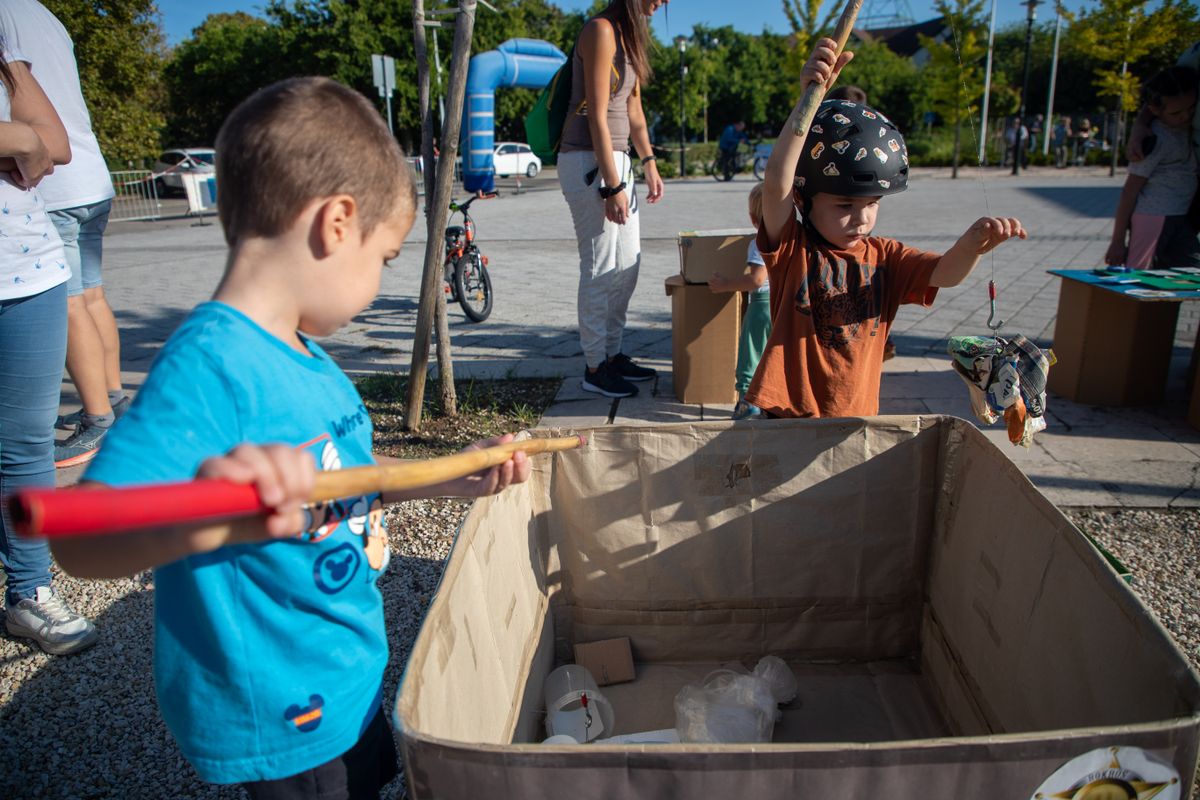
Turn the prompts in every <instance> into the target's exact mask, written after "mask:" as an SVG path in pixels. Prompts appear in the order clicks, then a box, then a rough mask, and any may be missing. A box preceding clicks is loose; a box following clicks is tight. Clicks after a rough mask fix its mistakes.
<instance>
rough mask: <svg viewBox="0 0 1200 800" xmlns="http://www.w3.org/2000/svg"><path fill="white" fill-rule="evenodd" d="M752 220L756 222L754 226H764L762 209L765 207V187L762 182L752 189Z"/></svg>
mask: <svg viewBox="0 0 1200 800" xmlns="http://www.w3.org/2000/svg"><path fill="white" fill-rule="evenodd" d="M749 200H750V218H751V219H752V220H754V225H755V226H756V227H757V226H759V225H761V224H762V216H763V212H762V207H763V185H762V182H761V181H759V182H758V183H756V184H754V186H752V187H750V198H749Z"/></svg>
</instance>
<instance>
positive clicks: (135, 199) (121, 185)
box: [109, 169, 162, 222]
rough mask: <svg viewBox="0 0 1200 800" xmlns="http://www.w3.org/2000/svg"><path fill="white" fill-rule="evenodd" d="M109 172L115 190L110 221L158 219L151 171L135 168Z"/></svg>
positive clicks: (155, 186)
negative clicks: (115, 194)
mask: <svg viewBox="0 0 1200 800" xmlns="http://www.w3.org/2000/svg"><path fill="white" fill-rule="evenodd" d="M110 174H111V175H112V182H113V188H114V189H115V190H116V192H117V196H116V197H114V198H113V206H112V213H111V214H110V215H109V221H110V222H121V221H129V220H143V219H158V218H159V217H161V216H162V208H161V206H160V205H159V202H158V187H157V185H156V184H155V180H154V173H153V172H151V171H150V170H147V169H135V170H126V171H122V172H113V173H110Z"/></svg>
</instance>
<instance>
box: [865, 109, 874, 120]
mask: <svg viewBox="0 0 1200 800" xmlns="http://www.w3.org/2000/svg"><path fill="white" fill-rule="evenodd" d="M863 116H864V117H866V118H867V119H875V115H874V114H872V113H871V112H870V111H867V110H866V109H865V108H864V109H863Z"/></svg>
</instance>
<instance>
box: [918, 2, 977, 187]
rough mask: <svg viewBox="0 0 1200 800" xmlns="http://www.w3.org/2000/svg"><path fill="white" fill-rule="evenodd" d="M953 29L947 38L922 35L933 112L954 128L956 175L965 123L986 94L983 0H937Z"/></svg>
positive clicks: (924, 74)
mask: <svg viewBox="0 0 1200 800" xmlns="http://www.w3.org/2000/svg"><path fill="white" fill-rule="evenodd" d="M935 8H936V9H937V10H938V11H939V12H941V14H942V18H943V19H944V20H945V21H946V23H947V25H948V27H949V29H950V32H949V36H947V37H945V38H944V39H940V40H939V39H934V38H931V37H929V36H921V37H920V42H921V45H922V46H923V47H924V48H925V49H926V50H927V51H928V53H929V62H928V63H927V64H926V65H925V68H924V70H923V74H922V78H923V79H924V82H925V85H926V86H927V87H928V90H929V99H930V101H931V105H932V108H933V111H934V112H935V113H936V114H937V115H938V116H939V117H941V118H942V119H943V120H944V121H945V122H947V123H948V124H950V125H952V126H953V127H954V155H953V166H954V176H955V177H957V173H958V163H959V154H960V151H961V147H962V128H963V123H964V122H965V121H967V120H968V119H973V118H974V117H975V115H976V114H977V113H978V109H979V103H980V100H981V99H982V97H983V60H984V58H985V56H986V55H987V22H986V21H985V20H984V18H983V0H938V3H937V5H936V6H935Z"/></svg>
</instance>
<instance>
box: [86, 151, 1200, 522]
mask: <svg viewBox="0 0 1200 800" xmlns="http://www.w3.org/2000/svg"><path fill="white" fill-rule="evenodd" d="M1123 180H1124V176H1123V175H1120V174H1119V175H1118V176H1117V177H1115V178H1110V177H1108V175H1107V170H1102V169H1078V170H1076V169H1072V170H1061V171H1060V170H1053V169H1040V170H1039V169H1033V170H1029V171H1026V173H1025V174H1024V175H1022V176H1021V177H1019V178H1015V179H1014V178H1012V177H1011V176H1009V175H1007V174H1006V173H1004V172H1002V171H981V170H965V171H963V177H960V179H958V180H950V179H949V175H948V170H917V171H916V173H915V175H914V177H913V180H912V182H911V184H910V189H909V190H908V191H907V192H906V193H905V194H903V195H900V196H897V197H889V198H886V199H885V200H884V201H883V204H882V208H881V211H880V221H879V226H878V229H877V232H878V233H879V234H881V235H886V236H894V237H896V238H898V239H900V240H902V241H904V242H905V243H907V244H910V245H913V246H916V247H923V248H927V249H930V250H944V249H946V248H948V247H949V246H950V245H951V244H952V243H953V242H954V241H955V239H957V237H958V236H959V235H960V234H961V233H962V232H963V231H964V230H965V229H966V228H967V227H968V226H969V225H970V224H971V222H973V221H974V220H975V219H977V218H978V217H980V216H984V215H1003V216H1018V217H1020V218H1021V219H1022V221H1023V222H1024V223H1025V225H1026V226H1027V227H1028V228H1029V229H1030V231H1031V234H1032V237H1031V239H1030V240H1029V241H1026V242H1011V243H1007V244H1005V245H1002V246H1001V247H1000V248H999V249H998V250H997V251H996V252H995V253H994V256H992V257H987V256H985V257H984V260H983V261H982V262H981V263H980V265H979V267H978V268H977V269H976V270H975V272H974V273H973V274H972V275H971V277H970V278H968V280H967V281H966V283H964V284H963V285H962V286H960V287H956V288H954V289H949V290H943V291H942V292H941V293H940V295H939V298H938V300H937V302H936V303H935V305H934V306H933V307H932V308H929V309H924V308H914V307H911V306H908V307H905V308H903V309H902V310H901V313H900V316H899V317H898V319H897V321H896V325H895V328H894V336H895V340H896V343H897V346H898V350H899V357H898V358H896V359H895V360H893V361H890V362H888V363H887V364H886V365H885V375H884V381H883V388H882V396H883V403H882V410H883V412H884V413H905V414H908V413H920V414H925V413H947V414H955V415H957V416H963V417H966V418H970V411H969V407H968V405H967V399H966V398H967V395H966V390H965V387H964V386H963V385H962V383H961V381H960V379H959V378H958V377H957V376H955V375H954V374H953V372H952V371H951V370H950V365H949V360H948V358H947V357H946V356H945V355H944V345H945V340H946V338H947V337H948V336H950V335H960V334H971V333H982V332H986V328H985V327H984V322H985V321H986V319H987V315H988V298H987V288H986V287H987V281H988V279H989V278H990V277H993V276H994V278H995V280H996V283H997V285H998V287H999V292H1000V297H999V302H998V311H999V315H1000V317H1001V318H1003V319H1005V320H1006V321H1007V322H1006V325H1005V327H1004V331H1005V332H1006V333H1010V334H1011V333H1024V334H1025V335H1027V336H1029V337H1030V338H1031V339H1033V340H1034V341H1036V342H1037V343H1038V344H1040V345H1044V346H1048V345H1049V344H1050V342H1051V339H1052V336H1053V331H1054V318H1055V313H1056V309H1057V303H1058V279H1057V278H1055V277H1053V276H1051V275H1048V274H1046V270H1047V269H1051V268H1056V267H1093V266H1098V265H1099V264H1100V263H1101V262H1102V260H1103V255H1104V251H1105V249H1106V247H1107V243H1108V236H1109V231H1110V230H1111V215H1112V212H1113V210H1114V209H1115V207H1116V201H1117V197H1118V195H1119V193H1120V188H1121V185H1122V182H1123ZM751 185H752V180H751V179H748V178H742V179H739V180H736V181H734V182H732V183H728V184H726V183H716V182H714V181H711V180H691V181H686V182H679V181H674V182H669V183H668V184H667V187H666V194H665V197H664V200H663V201H662V202H661V203H659V204H657V205H654V206H650V205H647V204H643V206H642V211H643V214H642V245H643V262H642V274H641V277H640V280H639V284H638V288H637V291H636V292H635V294H634V297H633V300H632V302H631V305H630V311H629V322H628V335H627V340H626V345H625V350H626V352H628V353H629V354H631V355H632V356H634V357H635V358H638V359H639V360H643V361H645V362H647V363H649V364H650V365H651V366H655V367H657V368H659V370H660V372H661V373H662V376H661V377H660V380H659V382H658V384H657V387H648V390H647V391H644V396H642V397H639V398H636V399H633V400H626V401H623V402H620V403H613V402H612V401H608V400H604V399H602V398H597V397H595V396H593V395H587V394H585V393H583V392H582V391H580V390H579V388H578V384H579V381H578V376H579V375H580V374H581V372H582V370H583V360H582V356H581V354H580V349H579V341H578V334H577V328H576V312H575V291H576V282H577V274H578V273H577V269H578V266H577V265H578V259H577V254H576V244H575V240H574V236H573V233H572V230H571V222H570V215H569V213H568V211H567V207H566V203H565V202H564V201H563V199H562V196H561V194H560V192H559V191H558V185H557V180H556V179H555V177H554V175H553V171H552V170H551V171H547V172H546V173H544V175H543V176H542V177H539V178H538V179H536V180H534V181H524V182H523V192H522V193H521V194H520V195H514V194H513V193H512V189H513V187H512V184H511V182H510V183H508V185H507V187H506V186H504V185H503V184H502V187H501V188H502V190H503V191H504V192H505V193H504V194H503V195H502V197H500V198H498V199H496V200H491V201H487V202H481V203H476V204H475V206H474V207H473V208H472V211H474V212H476V213H475V214H474V216H475V219H476V223H477V226H478V242H479V244H480V247H481V249H482V250H483V252H484V253H485V254H487V255H488V257H489V259H490V263H491V270H492V280H493V284H494V287H495V294H496V299H495V309H494V311H493V313H492V316H491V318H490V319H489V320H487V321H486V322H484V323H482V324H473V323H471V322H469V321H467V320H466V319H465V317H464V316H463V315H462V312H461V310H460V309H458V307H457V306H451V310H450V318H451V335H452V338H453V345H454V357H455V371H456V374H457V375H460V376H477V377H498V376H507V375H520V376H535V375H536V376H565V377H566V378H567V380H566V381H564V384H563V388H562V390H561V392H560V393H559V396H558V399H557V401H556V403H555V404H554V406H553V407H552V408H550V409H549V410H548V412H547V414H546V416H545V418H544V424H546V425H593V424H605V423H607V422H609V421H612V422H618V423H620V422H656V421H669V420H689V419H691V420H694V419H712V418H721V417H727V416H728V414H729V408H728V407H710V408H702V407H699V406H685V405H683V404H680V403H677V402H675V401H674V397H673V392H672V390H671V387H670V375H669V371H670V357H671V355H670V354H671V319H670V314H671V312H670V304H669V301H668V298H667V297H666V295H665V294H664V292H663V281H664V280H665V279H666V278H667V277H669V276H670V275H672V274H674V273H676V272H678V255H677V252H676V245H675V234H676V232H678V231H680V230H702V229H706V228H728V227H742V226H746V225H748V224H749V223H748V221H747V220H746V211H745V198H746V194H747V192H748V191H749V189H750V187H751ZM207 221H208V222H210V223H214V224H208V225H205V226H197V225H196V224H195V221H194V220H174V221H166V222H157V223H114V224H113V225H112V226H110V229H109V234H108V236H107V238H106V239H105V248H106V250H105V280H106V289H107V290H108V293H109V298H110V302H111V304H112V306H113V308H114V309H115V311H116V314H117V319H118V324H119V325H120V327H121V333H122V347H123V351H122V366H123V368H124V370H125V377H126V379H127V381H128V383H129V385H130V386H132V387H135V388H136V387H137V386H138V385H140V383H141V381H142V380H143V378H144V376H145V373H146V371H147V369H148V368H149V365H150V362H151V360H152V359H153V357H154V355H155V353H156V352H157V350H158V348H159V346H160V345H161V344H162V342H163V341H164V340H165V338H166V337H167V336H168V335H169V334H170V332H171V331H172V330H173V329H174V328H175V327H176V326H177V325H178V324H179V322H180V320H181V319H182V318H183V316H184V314H186V313H187V311H188V310H189V309H190V308H191V307H192V306H194V305H195V304H196V303H198V302H201V301H203V300H204V299H206V298H207V297H208V296H209V295H210V294H211V292H212V290H213V288H214V287H215V286H216V284H217V281H218V279H219V277H220V274H221V271H222V269H223V266H224V259H225V254H226V248H225V245H224V242H223V240H222V237H221V233H220V228H219V226H218V225H216V224H215V220H214V219H212V218H209V219H208V220H207ZM424 241H425V230H424V228H423V226H421V225H418V227H417V228H416V229H414V230H413V232H412V233H411V234H410V235H409V239H408V241H407V243H406V245H405V248H404V251H403V252H402V253H401V255H400V257H399V258H398V259H397V261H396V262H395V265H394V266H393V267H392V268H390V269H388V270H386V271H385V274H384V279H383V287H382V291H381V293H380V296H379V298H378V299H377V300H376V302H375V303H374V304H373V305H372V306H371V307H370V308H368V309H367V310H366V311H364V312H363V313H362V314H361V315H360V316H359V317H358V318H356V319H355V320H354V321H353V323H352V324H350V325H349V326H347V327H346V328H345V329H344V330H342V331H340V332H338V333H337V334H336V335H335V336H332V337H330V338H328V339H326V340H324V341H323V342H322V344H323V346H325V347H326V349H328V350H329V351H330V352H331V353H332V354H333V355H334V357H335V358H337V359H338V360H339V361H340V363H341V364H342V365H343V366H344V367H345V368H346V369H347V370H348V371H350V372H370V371H378V370H397V371H402V372H403V371H407V369H408V366H409V363H410V360H411V343H412V329H413V325H414V323H415V321H416V313H417V296H416V295H417V286H418V284H419V281H420V277H419V275H420V268H421V262H422V258H423V251H424ZM1198 307H1200V303H1194V304H1185V305H1184V306H1183V310H1182V311H1181V314H1180V324H1179V329H1178V331H1177V339H1176V348H1175V354H1174V358H1173V369H1172V373H1171V383H1170V388H1169V391H1168V399H1167V401H1166V402H1165V403H1164V404H1163V405H1162V406H1161V407H1156V408H1140V409H1101V408H1093V407H1086V406H1079V405H1076V404H1073V403H1069V402H1066V401H1063V400H1061V399H1058V398H1055V397H1053V396H1051V398H1050V403H1049V418H1048V420H1049V423H1050V428H1049V430H1047V431H1045V432H1044V433H1042V434H1040V435H1039V436H1038V437H1037V439H1036V441H1035V444H1034V447H1033V448H1031V449H1029V450H1025V449H1023V448H1016V447H1013V446H1011V445H1009V444H1008V443H1007V440H1006V439H1005V437H1004V433H1003V431H1002V430H1000V429H999V428H996V429H994V430H989V431H988V435H989V436H994V437H995V438H996V440H997V441H999V442H1000V443H1001V445H1000V446H1001V447H1002V448H1003V449H1004V450H1005V452H1007V453H1009V454H1010V455H1011V456H1012V458H1013V460H1014V461H1015V462H1016V463H1017V464H1018V465H1020V466H1021V468H1022V469H1023V470H1024V471H1025V473H1026V474H1027V475H1028V476H1029V477H1030V479H1031V480H1032V481H1033V482H1034V483H1035V484H1036V485H1037V486H1038V487H1039V488H1041V489H1042V490H1043V491H1044V492H1045V493H1046V494H1047V495H1048V496H1049V497H1050V498H1051V499H1052V500H1053V501H1054V502H1056V503H1058V504H1060V505H1071V506H1080V505H1100V506H1124V505H1128V506H1159V507H1161V506H1168V505H1190V506H1200V481H1198V473H1200V431H1196V430H1194V429H1192V428H1190V427H1188V425H1187V424H1186V420H1185V416H1186V414H1185V410H1184V404H1185V401H1186V391H1185V387H1184V377H1185V372H1186V367H1187V363H1188V359H1189V358H1190V354H1191V349H1192V345H1193V343H1194V342H1195V340H1196V331H1197V319H1198V317H1200V308H1198ZM730 380H732V376H730ZM74 407H77V401H76V400H75V398H74V395H73V393H72V388H71V386H70V384H69V383H65V384H64V409H65V410H71V409H73V408H74ZM763 424H769V423H763ZM70 477H71V476H70V475H69V474H68V475H63V476H62V478H63V479H64V480H69V479H70Z"/></svg>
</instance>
